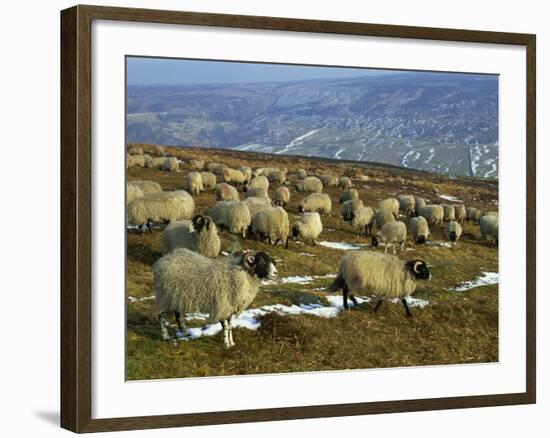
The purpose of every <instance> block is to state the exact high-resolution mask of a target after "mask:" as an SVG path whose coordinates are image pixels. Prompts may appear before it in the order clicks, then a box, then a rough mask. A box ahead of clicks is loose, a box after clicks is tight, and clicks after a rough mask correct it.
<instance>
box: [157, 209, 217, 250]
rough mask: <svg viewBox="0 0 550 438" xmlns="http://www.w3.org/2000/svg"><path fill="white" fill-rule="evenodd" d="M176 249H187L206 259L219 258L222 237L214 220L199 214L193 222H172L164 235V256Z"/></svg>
mask: <svg viewBox="0 0 550 438" xmlns="http://www.w3.org/2000/svg"><path fill="white" fill-rule="evenodd" d="M176 248H187V249H189V250H191V251H195V252H198V253H199V254H202V255H203V256H206V257H218V255H219V254H220V237H219V236H218V229H217V228H216V225H215V224H214V222H213V221H212V218H210V217H208V216H202V215H200V214H198V215H196V216H195V217H193V220H191V221H178V222H171V223H170V224H169V225H168V226H167V227H166V228H165V229H164V232H163V233H162V254H163V255H166V254H168V253H169V252H170V251H173V250H175V249H176Z"/></svg>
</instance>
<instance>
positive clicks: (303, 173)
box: [296, 169, 307, 179]
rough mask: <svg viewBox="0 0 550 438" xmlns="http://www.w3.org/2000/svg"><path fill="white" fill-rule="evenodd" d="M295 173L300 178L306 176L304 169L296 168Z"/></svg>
mask: <svg viewBox="0 0 550 438" xmlns="http://www.w3.org/2000/svg"><path fill="white" fill-rule="evenodd" d="M296 175H297V176H298V178H300V179H304V178H307V172H306V170H305V169H298V172H297V173H296Z"/></svg>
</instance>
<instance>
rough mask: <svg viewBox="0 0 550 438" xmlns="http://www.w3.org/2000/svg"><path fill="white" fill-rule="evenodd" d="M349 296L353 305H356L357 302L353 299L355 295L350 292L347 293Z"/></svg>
mask: <svg viewBox="0 0 550 438" xmlns="http://www.w3.org/2000/svg"><path fill="white" fill-rule="evenodd" d="M349 297H350V299H351V302H352V303H353V305H354V306H358V305H359V303H358V302H357V300H356V299H355V296H354V295H352V294H349Z"/></svg>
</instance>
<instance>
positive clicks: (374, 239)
mask: <svg viewBox="0 0 550 438" xmlns="http://www.w3.org/2000/svg"><path fill="white" fill-rule="evenodd" d="M370 243H371V245H372V246H373V247H374V248H378V245H380V237H379V236H372V239H371V241H370Z"/></svg>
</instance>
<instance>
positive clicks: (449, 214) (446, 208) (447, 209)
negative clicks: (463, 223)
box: [441, 204, 455, 222]
mask: <svg viewBox="0 0 550 438" xmlns="http://www.w3.org/2000/svg"><path fill="white" fill-rule="evenodd" d="M441 206H442V207H443V220H444V221H445V222H450V221H454V220H455V207H454V205H449V204H441Z"/></svg>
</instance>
